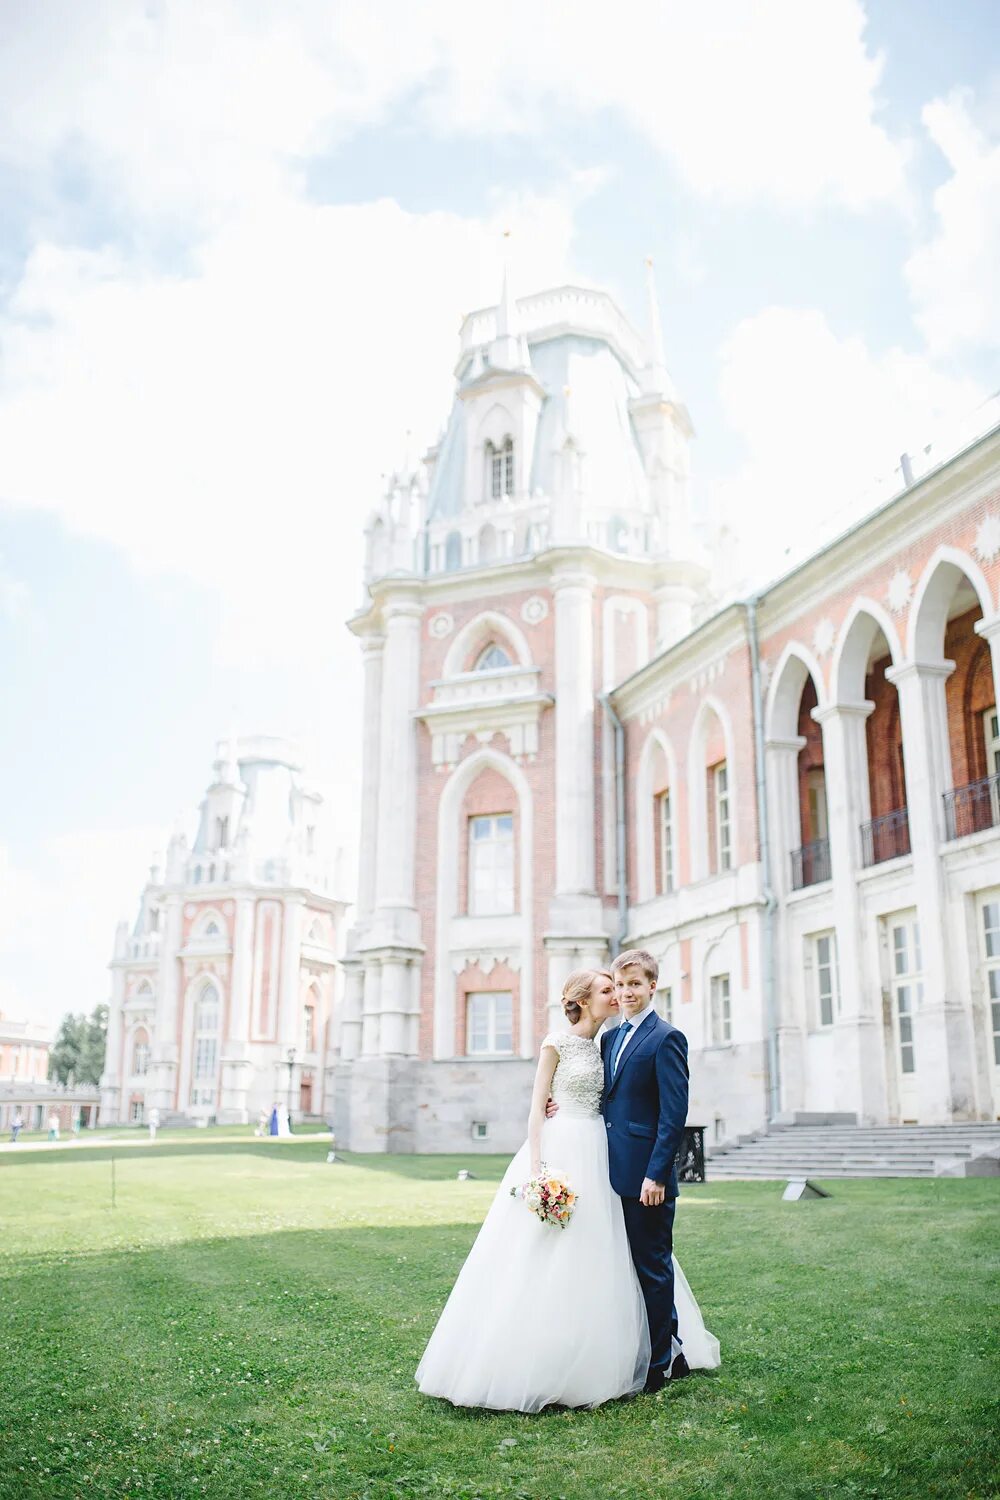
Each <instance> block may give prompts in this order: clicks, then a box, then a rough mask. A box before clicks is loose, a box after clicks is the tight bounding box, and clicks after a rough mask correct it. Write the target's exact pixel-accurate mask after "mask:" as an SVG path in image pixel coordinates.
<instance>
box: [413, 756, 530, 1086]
mask: <svg viewBox="0 0 1000 1500" xmlns="http://www.w3.org/2000/svg"><path fill="white" fill-rule="evenodd" d="M487 767H491V768H492V769H493V770H495V771H498V772H499V773H500V775H501V776H503V777H504V778H505V779H506V780H507V781H509V782H510V784H511V787H512V789H513V792H514V795H515V797H516V798H517V807H518V824H519V830H520V845H521V847H520V850H519V871H518V873H519V880H520V907H521V910H520V912H519V913H518V914H517V918H516V920H517V922H518V925H519V927H520V934H519V936H520V944H519V946H520V954H521V968H520V975H521V982H520V1039H521V1055H522V1056H523V1057H532V1056H534V994H533V988H532V973H533V969H532V966H533V963H534V952H533V949H532V921H531V914H532V906H533V901H534V883H533V879H532V865H533V861H534V801H533V798H532V793H531V786H530V784H529V782H528V779H527V777H526V776H525V774H524V772H523V771H522V770H521V767H520V766H519V765H518V764H517V762H516V761H514V760H512V759H511V758H510V756H509V755H504V754H502V753H501V752H500V751H499V750H494V749H493V748H492V746H488V745H487V746H485V747H484V748H483V749H481V750H476V751H474V752H473V753H472V754H471V755H469V756H467V757H466V759H465V760H463V761H461V762H460V763H459V764H458V765H457V766H456V767H455V769H454V771H452V773H451V775H450V776H449V777H448V780H447V781H446V782H445V784H444V786H443V788H442V790H441V797H440V799H439V801H438V817H437V853H438V858H437V868H438V874H437V891H436V897H437V919H436V920H437V928H436V951H435V976H434V1056H435V1057H439V1058H440V1057H452V1056H453V1055H454V1050H455V1048H454V1038H455V980H454V975H453V973H452V968H451V961H450V946H451V943H450V938H451V923H452V922H453V921H454V919H455V917H456V916H457V914H458V908H459V902H458V871H459V864H460V861H459V848H458V840H459V836H460V830H459V813H460V810H461V807H462V803H463V801H464V798H465V794H466V792H467V791H468V789H469V787H470V786H471V785H472V783H473V782H474V781H475V779H476V777H477V776H478V775H479V773H480V772H481V771H482V770H484V769H485V768H487ZM477 920H478V921H480V922H489V921H490V918H479V919H477ZM502 920H503V921H504V922H505V923H506V922H510V921H511V920H513V919H512V918H510V917H505V918H503V919H502Z"/></svg>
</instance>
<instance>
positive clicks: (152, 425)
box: [0, 0, 1000, 1026]
mask: <svg viewBox="0 0 1000 1500" xmlns="http://www.w3.org/2000/svg"><path fill="white" fill-rule="evenodd" d="M995 19H996V13H995V6H994V3H993V0H961V4H959V5H956V6H949V7H945V6H943V5H941V4H939V3H936V0H907V4H905V5H903V4H900V3H898V0H868V3H867V4H862V3H860V0H814V3H811V4H809V5H803V4H802V3H801V0H760V3H758V4H755V5H747V4H746V3H744V0H623V3H622V4H621V5H619V6H618V7H615V8H614V10H612V9H609V8H608V6H607V5H606V4H604V3H603V0H548V3H546V4H544V5H539V4H538V3H537V0H532V3H530V4H529V3H527V0H508V3H507V4H506V5H505V6H503V7H502V8H501V9H495V8H490V9H488V8H487V7H485V6H478V5H470V4H468V3H467V0H429V3H427V4H425V5H420V6H416V5H413V4H412V3H408V0H380V3H379V4H378V5H375V6H373V5H371V4H370V3H365V0H360V3H355V0H342V3H341V0H256V3H255V4H253V5H247V4H245V3H243V0H144V3H137V0H88V3H87V4H85V5H81V4H79V0H5V3H4V4H3V5H2V6H0V689H2V700H0V701H2V704H3V716H2V720H0V724H2V733H0V788H2V802H0V1011H2V1012H4V1013H5V1014H6V1015H8V1016H12V1017H15V1018H18V1019H28V1020H32V1021H35V1022H40V1023H43V1024H47V1025H50V1026H52V1025H54V1024H55V1023H56V1021H57V1020H58V1018H59V1017H60V1016H61V1015H62V1014H63V1013H64V1012H66V1011H67V1010H81V1009H82V1010H89V1009H90V1008H91V1007H92V1006H93V1005H94V1004H96V1003H98V1002H99V1001H101V1000H103V999H105V998H106V997H107V993H108V986H109V976H108V973H107V963H108V960H109V957H110V953H111V947H112V942H113V937H114V928H115V924H116V922H117V921H118V920H119V919H120V918H122V917H127V918H129V920H131V919H132V918H133V917H134V914H135V909H136V904H137V900H138V896H139V892H140V889H141V886H142V883H143V881H144V879H145V878H146V872H147V868H148V865H149V863H150V860H151V857H152V854H153V852H154V850H156V849H158V848H159V849H162V848H163V847H164V844H165V842H166V838H167V836H168V834H169V831H170V829H171V827H172V826H174V825H175V822H176V820H177V818H178V817H179V816H182V817H183V818H184V819H185V821H186V823H187V826H188V827H190V826H191V824H192V821H193V815H194V810H195V808H196V806H197V803H198V801H199V799H200V797H201V795H202V792H203V790H204V787H205V786H206V784H207V782H208V780H209V778H210V774H211V762H212V759H213V755H214V747H215V743H216V741H217V740H218V739H219V738H221V737H222V736H224V735H226V734H228V733H231V732H234V731H235V732H237V733H254V732H265V733H281V734H287V735H290V736H292V737H295V738H297V739H298V740H299V741H300V742H301V743H302V744H303V746H304V748H305V752H306V757H307V763H308V768H309V771H310V773H311V774H312V776H313V777H314V778H315V779H316V780H319V781H321V782H322V783H324V784H325V785H326V786H328V787H329V789H330V793H331V796H332V797H333V801H334V809H335V813H334V815H335V820H336V822H337V824H338V826H339V828H340V832H341V837H342V840H343V842H344V844H345V846H346V847H347V850H348V859H347V869H348V870H351V869H353V857H352V851H353V845H354V841H355V839H356V833H357V830H356V823H355V814H356V807H357V801H358V797H357V791H358V784H359V764H360V661H359V653H358V650H357V644H356V642H355V641H354V639H353V637H352V636H351V635H350V634H349V633H348V631H347V630H346V628H345V624H344V622H345V620H346V619H347V617H348V616H349V615H350V614H351V613H352V612H353V611H354V610H355V609H356V608H357V606H358V605H359V603H360V601H361V581H360V563H361V533H362V528H363V525H364V522H365V518H366V516H367V514H368V512H369V511H370V509H371V507H372V506H373V505H374V504H375V502H376V501H377V499H378V496H379V494H380V493H381V489H382V486H383V484H384V477H385V475H386V474H388V473H389V472H391V471H392V470H393V469H394V468H395V467H397V466H398V465H399V464H400V463H401V462H402V460H403V458H404V456H405V455H406V454H407V453H409V454H410V456H411V457H412V456H415V455H419V454H420V453H421V452H423V451H424V450H425V448H426V447H427V446H428V445H429V444H430V443H431V442H432V441H433V440H434V439H435V438H436V436H437V434H438V432H439V429H440V427H441V425H442V424H443V422H444V420H445V418H446V416H447V411H448V407H449V404H450V399H451V391H452V379H453V377H452V370H453V367H454V362H455V358H456V353H457V330H458V325H459V321H460V319H461V317H462V315H463V314H464V313H465V312H466V311H468V310H469V309H471V308H474V307H479V306H483V305H486V304H489V303H491V302H495V300H496V297H497V295H498V291H499V285H500V276H501V268H502V260H503V255H504V253H505V252H504V245H505V243H506V244H508V245H509V246H510V257H511V267H512V276H513V278H514V282H515V285H516V287H517V289H518V290H519V292H521V293H522V294H527V293H529V292H532V291H536V290H539V289H541V288H542V287H544V286H546V285H554V284H559V283H561V282H563V281H566V280H582V281H584V282H585V283H587V284H591V285H597V286H601V287H604V288H605V289H607V290H608V291H610V292H611V293H612V294H613V295H614V296H615V297H616V298H617V299H618V300H619V302H620V303H621V305H622V306H623V307H624V309H625V310H626V312H627V313H628V314H629V315H630V316H631V317H632V318H633V320H634V321H636V322H637V323H639V324H641V321H642V318H643V305H644V302H643V296H644V293H643V261H644V259H645V257H647V256H652V257H653V261H654V266H655V275H656V282H657V289H658V294H659V300H660V305H661V308H662V313H663V323H664V333H665V341H666V349H667V362H668V365H669V367H670V370H671V374H672V376H673V379H674V381H675V383H676V385H677V387H678V389H679V392H680V394H681V396H682V398H683V399H684V401H685V402H686V404H687V406H688V408H689V410H690V413H691V416H692V420H693V422H694V427H695V432H696V439H695V443H694V448H693V463H694V470H695V503H696V505H697V507H698V509H699V512H700V514H701V515H702V516H704V517H709V518H712V519H713V520H714V521H716V522H718V523H723V522H724V523H726V524H727V525H729V526H730V527H731V528H732V529H733V530H734V531H735V532H736V534H737V535H738V536H741V537H745V538H746V545H747V547H748V548H756V549H757V550H756V551H755V552H754V554H753V556H754V565H755V566H756V567H758V568H759V570H760V571H761V574H762V575H767V574H769V573H770V574H772V575H773V574H775V573H778V572H780V571H781V570H782V562H783V559H784V558H785V557H786V555H787V548H788V543H789V539H790V538H791V537H792V534H793V532H794V531H795V528H796V526H800V525H801V518H802V517H803V516H806V517H808V519H809V522H810V524H812V522H813V520H814V519H816V520H818V519H820V518H830V517H836V516H837V515H838V514H839V513H840V512H841V511H842V510H843V508H844V507H845V506H848V507H850V506H851V505H854V506H855V507H856V503H857V500H856V497H857V496H859V495H865V494H867V493H868V492H869V490H870V488H871V486H872V483H873V481H874V480H875V479H876V478H878V477H881V476H885V475H891V472H892V470H893V468H894V466H895V465H897V464H898V460H899V455H900V453H901V452H903V451H904V450H908V449H914V450H915V449H916V448H917V447H918V446H922V445H923V444H924V443H925V442H927V441H928V440H930V439H931V438H932V437H934V435H935V434H936V433H938V432H939V431H941V430H942V429H947V428H948V427H949V425H950V424H951V423H952V422H953V421H954V420H955V419H957V418H962V417H964V416H965V415H967V414H968V413H969V412H970V411H972V410H974V409H975V408H976V407H977V406H978V405H979V404H980V403H981V402H982V401H983V400H984V399H986V398H987V397H988V396H990V395H991V394H992V393H993V392H995V390H996V388H997V386H998V384H1000V380H998V374H997V352H998V345H1000V277H998V276H997V274H996V269H997V266H998V265H1000V52H998V47H997V43H996V41H995V37H996V34H997V32H996V26H995ZM505 231H509V232H510V234H509V240H507V241H505V240H504V232H505ZM762 549H763V550H762ZM352 894H353V891H352V889H350V888H348V889H346V890H345V892H344V895H345V898H347V899H350V897H351V896H352Z"/></svg>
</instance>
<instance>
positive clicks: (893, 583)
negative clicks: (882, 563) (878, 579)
mask: <svg viewBox="0 0 1000 1500" xmlns="http://www.w3.org/2000/svg"><path fill="white" fill-rule="evenodd" d="M912 594H913V584H912V583H911V581H910V575H909V573H907V572H905V571H904V570H903V569H902V568H899V569H897V571H896V572H895V573H893V575H892V577H891V578H890V579H889V587H888V589H887V590H886V595H885V597H886V602H887V603H888V605H889V608H890V609H891V610H892V612H893V614H894V615H898V614H900V613H901V612H902V611H903V610H904V609H905V608H906V606H907V605H908V604H909V602H910V598H911V596H912Z"/></svg>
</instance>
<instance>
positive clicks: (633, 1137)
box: [601, 948, 689, 1391]
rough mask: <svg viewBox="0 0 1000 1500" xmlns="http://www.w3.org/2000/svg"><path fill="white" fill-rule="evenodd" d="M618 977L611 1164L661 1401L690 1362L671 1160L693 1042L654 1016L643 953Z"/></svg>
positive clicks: (610, 1057)
mask: <svg viewBox="0 0 1000 1500" xmlns="http://www.w3.org/2000/svg"><path fill="white" fill-rule="evenodd" d="M611 973H612V975H613V977H614V981H615V995H616V997H617V1000H618V1010H619V1015H620V1016H621V1021H620V1023H619V1025H618V1026H616V1027H615V1028H614V1029H609V1030H607V1031H605V1033H604V1035H603V1036H602V1037H601V1056H602V1058H603V1059H604V1123H605V1125H606V1126H607V1132H608V1164H609V1167H610V1172H611V1186H612V1187H613V1188H614V1190H615V1192H616V1193H617V1194H618V1196H619V1197H620V1198H621V1200H622V1209H623V1210H624V1213H625V1229H626V1231H627V1233H628V1242H629V1247H630V1249H631V1251H632V1260H633V1262H634V1263H635V1269H636V1274H637V1275H638V1277H639V1285H640V1286H641V1287H642V1295H643V1297H644V1298H645V1302H646V1314H647V1316H648V1318H649V1337H650V1344H651V1351H650V1361H649V1376H648V1378H647V1381H646V1387H645V1388H646V1390H647V1391H658V1390H659V1389H660V1388H661V1386H663V1384H664V1383H665V1382H666V1381H668V1380H676V1379H678V1378H679V1377H680V1376H681V1375H687V1374H688V1373H689V1371H688V1364H687V1360H686V1359H685V1358H684V1355H683V1354H677V1355H675V1356H674V1357H673V1359H671V1336H676V1334H677V1313H676V1310H675V1308H674V1263H673V1232H674V1210H675V1208H676V1206H677V1169H676V1167H675V1166H674V1157H675V1156H676V1155H677V1151H678V1148H679V1146H680V1144H681V1135H682V1133H683V1130H684V1124H685V1121H686V1120H687V1110H688V1067H687V1039H686V1038H685V1037H684V1035H683V1033H682V1032H680V1031H678V1030H677V1028H676V1026H671V1025H669V1024H668V1022H666V1021H662V1020H661V1019H660V1017H659V1016H658V1015H657V1014H656V1011H655V1010H654V1009H653V991H654V990H655V988H656V980H657V975H658V974H659V965H658V964H657V962H656V959H655V958H653V957H652V955H651V954H649V953H646V952H644V951H643V950H642V949H641V948H630V949H629V950H628V951H627V952H625V953H619V955H618V957H617V958H616V959H615V961H614V963H613V964H612V965H611Z"/></svg>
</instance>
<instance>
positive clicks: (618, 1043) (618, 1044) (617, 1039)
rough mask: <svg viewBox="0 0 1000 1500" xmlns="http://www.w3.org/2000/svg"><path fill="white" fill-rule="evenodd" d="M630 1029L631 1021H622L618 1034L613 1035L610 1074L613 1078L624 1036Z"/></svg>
mask: <svg viewBox="0 0 1000 1500" xmlns="http://www.w3.org/2000/svg"><path fill="white" fill-rule="evenodd" d="M631 1030H632V1022H631V1021H623V1022H622V1024H621V1025H620V1026H619V1028H618V1035H617V1036H616V1037H615V1046H614V1051H613V1052H612V1054H611V1076H612V1078H614V1076H615V1073H616V1072H617V1071H618V1059H619V1058H620V1057H621V1055H622V1048H623V1047H624V1045H625V1038H626V1037H627V1036H628V1034H629V1032H630V1031H631Z"/></svg>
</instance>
